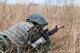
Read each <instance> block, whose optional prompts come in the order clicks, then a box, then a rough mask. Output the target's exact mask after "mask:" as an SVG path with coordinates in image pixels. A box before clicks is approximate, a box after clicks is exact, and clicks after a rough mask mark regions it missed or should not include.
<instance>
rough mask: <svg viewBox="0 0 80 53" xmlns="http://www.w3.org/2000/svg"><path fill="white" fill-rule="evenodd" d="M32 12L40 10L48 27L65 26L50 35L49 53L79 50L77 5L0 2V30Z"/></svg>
mask: <svg viewBox="0 0 80 53" xmlns="http://www.w3.org/2000/svg"><path fill="white" fill-rule="evenodd" d="M33 12H40V13H41V14H42V15H43V16H44V17H45V19H46V20H47V21H48V23H49V24H48V26H47V28H49V29H51V28H54V27H55V25H58V26H61V25H64V26H65V28H64V29H60V30H59V31H58V32H57V33H55V34H54V35H53V36H51V37H50V40H51V46H50V47H51V50H50V51H49V52H50V53H79V52H80V33H79V32H80V29H79V28H80V21H79V20H80V7H78V6H66V5H65V6H61V7H60V6H49V5H45V6H39V5H25V4H24V5H21V4H16V5H3V4H0V31H4V30H6V29H8V28H9V27H10V26H12V25H13V24H15V23H17V22H20V21H23V20H25V19H26V18H27V17H28V16H29V15H30V14H32V13H33ZM54 43H55V46H54V45H53V44H54Z"/></svg>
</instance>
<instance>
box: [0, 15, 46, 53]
mask: <svg viewBox="0 0 80 53" xmlns="http://www.w3.org/2000/svg"><path fill="white" fill-rule="evenodd" d="M36 24H37V25H38V26H40V27H44V25H46V24H47V22H46V20H45V19H44V18H43V17H42V16H41V15H40V14H38V13H34V14H32V15H31V16H29V17H28V18H27V19H26V21H25V22H24V21H23V22H20V23H17V24H15V25H13V26H12V27H11V28H9V29H8V30H6V31H3V32H1V33H0V52H3V51H5V52H7V53H10V52H11V51H12V52H13V50H15V51H17V53H22V52H23V50H24V47H25V46H24V45H25V43H26V42H27V40H28V37H29V35H30V34H28V31H29V30H30V29H31V28H33V27H34V28H35V27H36V26H37V25H36ZM37 29H38V28H37ZM40 30H41V29H40ZM31 31H33V30H31ZM33 32H34V31H33ZM33 32H32V33H33ZM32 38H33V37H32ZM11 48H15V49H11ZM16 48H17V49H16ZM13 53H16V52H13Z"/></svg>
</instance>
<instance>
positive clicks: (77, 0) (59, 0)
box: [0, 0, 80, 5]
mask: <svg viewBox="0 0 80 53" xmlns="http://www.w3.org/2000/svg"><path fill="white" fill-rule="evenodd" d="M0 1H1V0H0ZM3 1H4V0H3ZM45 1H48V0H7V3H8V4H15V3H22V2H23V3H31V2H32V3H36V4H44V3H45ZM66 1H67V4H69V3H70V0H66ZM71 1H73V0H71ZM49 3H50V4H57V5H63V4H64V3H65V0H50V1H49ZM73 3H74V4H75V5H80V0H74V2H73Z"/></svg>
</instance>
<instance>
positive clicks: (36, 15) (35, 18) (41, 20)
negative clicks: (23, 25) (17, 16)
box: [27, 13, 48, 25]
mask: <svg viewBox="0 0 80 53" xmlns="http://www.w3.org/2000/svg"><path fill="white" fill-rule="evenodd" d="M27 20H30V21H33V22H35V23H37V24H39V25H47V24H48V23H47V22H46V20H45V19H44V18H43V16H42V15H40V14H39V13H33V14H32V15H30V16H29V17H28V18H27Z"/></svg>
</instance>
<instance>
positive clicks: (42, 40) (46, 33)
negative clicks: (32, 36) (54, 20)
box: [31, 26, 64, 48]
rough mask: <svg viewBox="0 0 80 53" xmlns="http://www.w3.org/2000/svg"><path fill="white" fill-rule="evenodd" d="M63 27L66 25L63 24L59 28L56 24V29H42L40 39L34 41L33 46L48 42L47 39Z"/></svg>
mask: <svg viewBox="0 0 80 53" xmlns="http://www.w3.org/2000/svg"><path fill="white" fill-rule="evenodd" d="M62 28H64V26H61V27H59V28H58V27H57V26H56V27H55V28H54V29H52V30H50V31H49V30H48V29H45V30H42V33H41V37H40V39H38V40H37V41H35V42H34V43H32V44H31V46H32V47H33V48H36V47H37V46H38V45H39V44H41V43H45V42H47V40H48V39H49V36H51V35H53V34H54V33H56V32H57V31H58V30H59V29H62Z"/></svg>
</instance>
